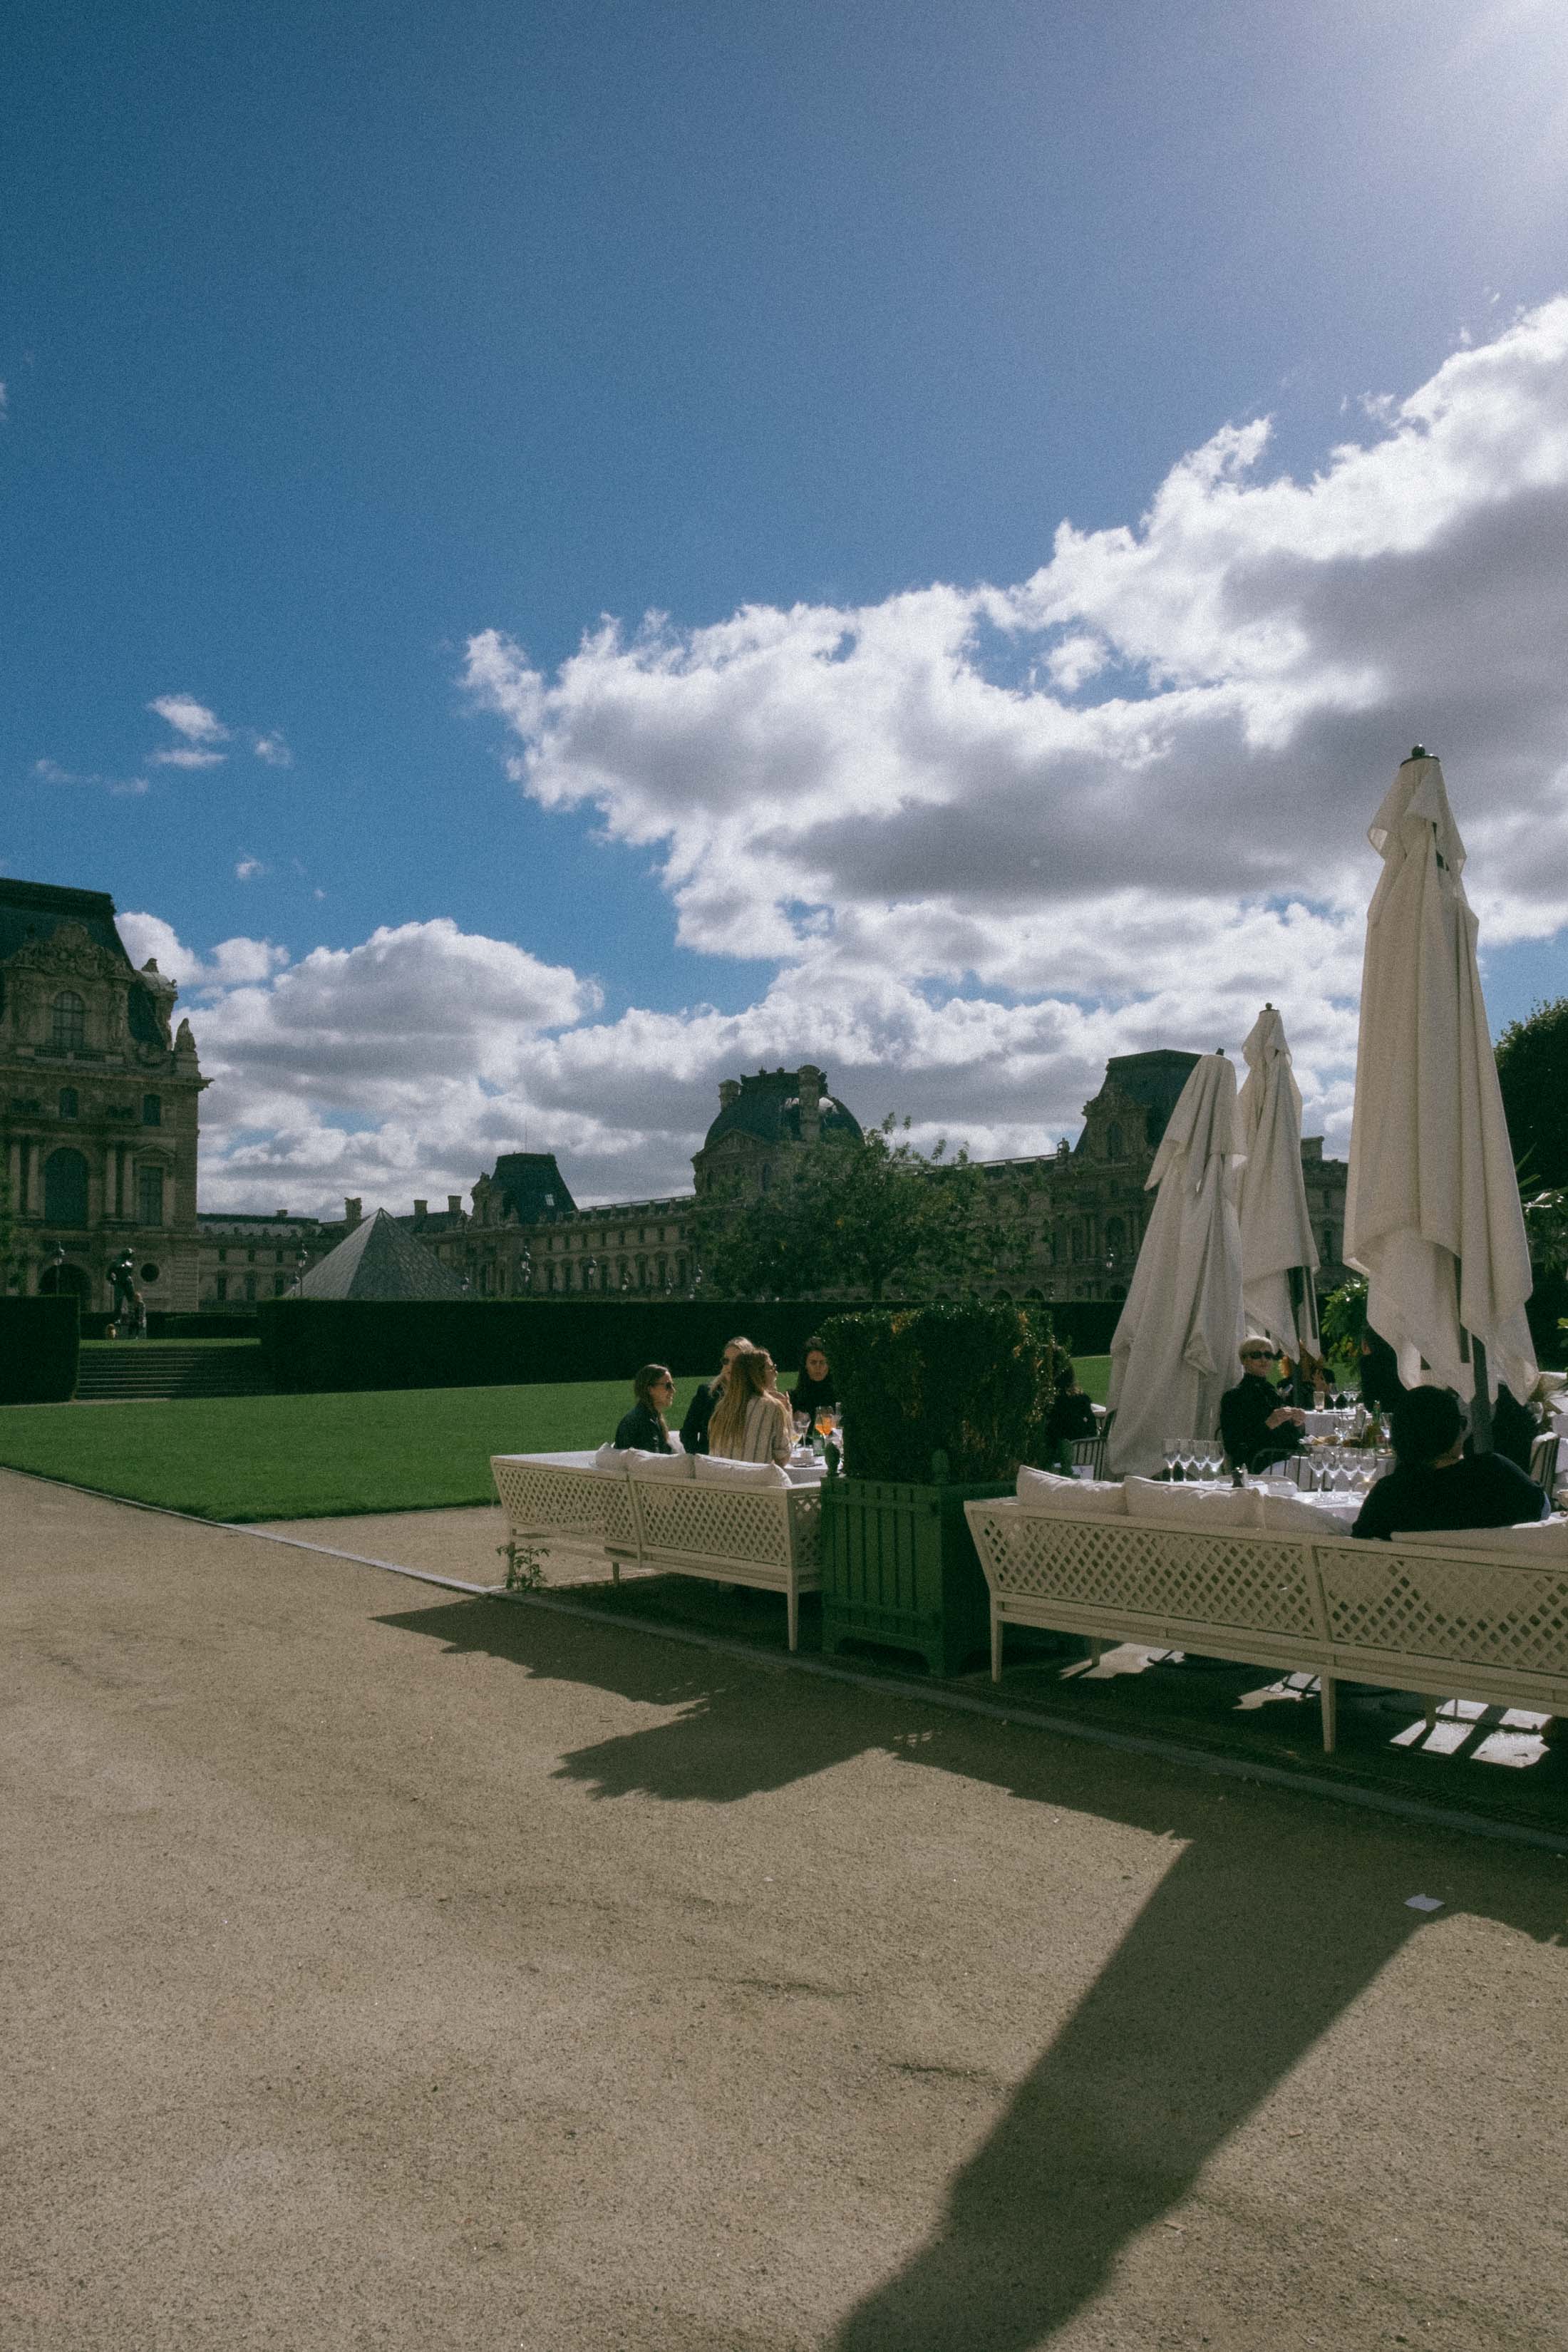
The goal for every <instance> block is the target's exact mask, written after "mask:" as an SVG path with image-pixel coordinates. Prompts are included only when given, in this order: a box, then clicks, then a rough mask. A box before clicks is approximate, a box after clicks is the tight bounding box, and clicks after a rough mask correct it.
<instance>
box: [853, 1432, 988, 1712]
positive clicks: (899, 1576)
mask: <svg viewBox="0 0 1568 2352" xmlns="http://www.w3.org/2000/svg"><path fill="white" fill-rule="evenodd" d="M1012 1492H1013V1482H1012V1480H1011V1479H1010V1478H1004V1479H1000V1480H997V1479H991V1480H989V1481H987V1482H986V1483H985V1484H984V1485H983V1486H916V1485H906V1484H905V1483H904V1482H903V1481H902V1480H900V1481H899V1482H898V1483H896V1484H895V1483H893V1482H891V1481H889V1480H883V1479H877V1478H828V1479H826V1480H825V1481H824V1483H823V1488H822V1646H823V1648H824V1650H825V1651H827V1652H828V1653H830V1654H831V1653H832V1652H833V1651H835V1650H837V1649H839V1648H840V1647H841V1646H842V1645H843V1643H846V1642H882V1643H888V1644H889V1645H890V1646H891V1647H892V1648H895V1649H900V1650H917V1651H919V1653H920V1654H921V1657H922V1658H924V1660H925V1661H926V1664H928V1665H929V1666H930V1668H931V1673H932V1674H933V1675H956V1674H960V1673H962V1672H963V1667H964V1664H965V1663H966V1662H967V1661H968V1660H969V1659H970V1658H971V1657H973V1655H974V1654H975V1653H976V1652H979V1653H980V1654H982V1655H984V1654H986V1653H987V1652H988V1650H989V1647H990V1642H991V1605H990V1595H989V1592H988V1591H987V1588H986V1583H985V1574H984V1570H983V1569H982V1567H981V1565H980V1561H979V1559H978V1558H977V1557H976V1554H975V1549H974V1542H973V1537H972V1536H971V1535H970V1532H969V1523H968V1521H967V1520H966V1519H965V1517H964V1516H963V1506H964V1504H965V1503H966V1502H970V1501H983V1500H985V1499H986V1498H988V1497H989V1496H993V1495H1010V1494H1011V1493H1012Z"/></svg>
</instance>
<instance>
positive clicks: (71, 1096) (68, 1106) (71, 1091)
mask: <svg viewBox="0 0 1568 2352" xmlns="http://www.w3.org/2000/svg"><path fill="white" fill-rule="evenodd" d="M78 1108H79V1105H78V1102H77V1092H76V1088H75V1087H61V1088H60V1117H61V1118H75V1117H76V1116H77V1111H78Z"/></svg>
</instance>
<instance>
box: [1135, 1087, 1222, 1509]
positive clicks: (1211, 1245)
mask: <svg viewBox="0 0 1568 2352" xmlns="http://www.w3.org/2000/svg"><path fill="white" fill-rule="evenodd" d="M1236 1176H1237V1135H1236V1072H1235V1070H1234V1069H1233V1068H1232V1066H1231V1065H1230V1063H1229V1062H1228V1061H1227V1060H1226V1056H1225V1055H1223V1054H1205V1055H1204V1056H1203V1058H1202V1060H1201V1061H1199V1062H1198V1063H1197V1065H1196V1066H1195V1067H1194V1070H1193V1072H1192V1075H1191V1076H1189V1078H1188V1080H1187V1083H1186V1085H1185V1086H1184V1087H1183V1088H1182V1091H1181V1094H1180V1096H1179V1097H1177V1101H1176V1108H1175V1109H1174V1110H1173V1112H1172V1113H1171V1119H1170V1124H1169V1126H1168V1127H1167V1128H1166V1129H1165V1132H1164V1135H1163V1138H1162V1139H1161V1143H1160V1149H1159V1150H1158V1151H1157V1152H1156V1153H1155V1155H1154V1165H1153V1167H1152V1169H1151V1170H1150V1171H1149V1183H1150V1185H1151V1186H1158V1188H1159V1192H1158V1198H1157V1199H1156V1201H1155V1202H1154V1208H1153V1213H1152V1215H1151V1217H1150V1219H1149V1229H1148V1231H1147V1233H1146V1234H1144V1236H1143V1244H1142V1248H1141V1249H1140V1250H1139V1253H1138V1264H1137V1266H1136V1267H1135V1269H1134V1271H1133V1276H1132V1282H1131V1287H1130V1288H1129V1290H1128V1293H1127V1304H1126V1305H1125V1307H1123V1308H1122V1310H1121V1319H1120V1320H1119V1321H1118V1323H1117V1326H1116V1330H1115V1334H1114V1336H1113V1338H1112V1339H1111V1342H1110V1399H1109V1401H1110V1403H1111V1404H1112V1405H1113V1406H1114V1407H1115V1410H1116V1423H1115V1426H1114V1428H1113V1429H1112V1431H1111V1433H1110V1449H1109V1452H1110V1467H1111V1469H1112V1471H1113V1472H1114V1474H1115V1475H1117V1476H1119V1477H1127V1476H1130V1475H1147V1474H1148V1473H1150V1472H1152V1471H1154V1470H1157V1469H1159V1468H1160V1466H1161V1465H1162V1463H1163V1459H1164V1442H1165V1439H1166V1438H1167V1437H1207V1436H1210V1435H1212V1433H1214V1431H1215V1429H1216V1428H1217V1426H1218V1423H1219V1401H1220V1399H1221V1397H1222V1396H1223V1395H1224V1394H1225V1391H1226V1389H1227V1388H1229V1387H1230V1386H1231V1385H1232V1384H1233V1382H1234V1381H1236V1380H1237V1377H1238V1374H1237V1360H1236V1359H1237V1349H1238V1348H1239V1347H1240V1345H1241V1340H1242V1331H1243V1323H1242V1310H1241V1231H1240V1227H1239V1225H1238V1224H1237V1214H1236Z"/></svg>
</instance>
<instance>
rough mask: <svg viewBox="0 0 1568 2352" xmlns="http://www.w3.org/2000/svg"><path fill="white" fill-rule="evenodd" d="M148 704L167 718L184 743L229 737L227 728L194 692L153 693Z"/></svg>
mask: <svg viewBox="0 0 1568 2352" xmlns="http://www.w3.org/2000/svg"><path fill="white" fill-rule="evenodd" d="M147 708H148V709H149V710H151V711H153V712H155V713H156V715H157V716H158V717H159V718H160V719H167V720H168V722H169V725H170V726H171V727H172V728H173V729H174V732H175V734H176V735H183V736H184V739H185V740H186V742H187V743H197V744H212V743H226V742H227V740H228V729H227V728H226V727H225V726H224V725H222V724H221V722H220V721H219V719H218V718H217V717H216V713H215V712H213V711H211V710H209V709H207V708H206V705H205V703H201V702H198V701H197V700H196V698H195V695H193V694H160V695H155V696H154V697H153V700H152V701H151V702H150V703H149V704H148V705H147Z"/></svg>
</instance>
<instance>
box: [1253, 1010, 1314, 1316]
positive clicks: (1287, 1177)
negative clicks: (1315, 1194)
mask: <svg viewBox="0 0 1568 2352" xmlns="http://www.w3.org/2000/svg"><path fill="white" fill-rule="evenodd" d="M1241 1050H1242V1054H1243V1055H1244V1057H1245V1059H1246V1062H1247V1078H1246V1081H1245V1083H1244V1084H1243V1087H1242V1089H1241V1092H1240V1094H1239V1095H1238V1096H1237V1141H1238V1143H1239V1145H1240V1148H1241V1150H1243V1151H1245V1152H1246V1154H1247V1162H1246V1165H1245V1166H1244V1168H1243V1169H1242V1171H1241V1188H1240V1192H1239V1193H1238V1196H1237V1216H1238V1219H1239V1222H1240V1225H1241V1279H1242V1302H1243V1305H1244V1307H1245V1309H1246V1317H1247V1329H1248V1330H1249V1331H1260V1332H1262V1333H1263V1335H1264V1336H1265V1338H1266V1339H1272V1340H1273V1342H1274V1345H1275V1346H1276V1347H1277V1348H1278V1349H1279V1350H1280V1352H1281V1354H1283V1355H1287V1356H1289V1357H1290V1359H1291V1360H1292V1361H1295V1360H1299V1358H1300V1352H1301V1349H1303V1348H1306V1349H1310V1352H1311V1353H1312V1354H1313V1355H1314V1356H1315V1355H1316V1354H1317V1353H1318V1308H1317V1301H1316V1299H1315V1298H1314V1297H1313V1294H1312V1276H1313V1275H1314V1274H1315V1273H1316V1271H1317V1266H1318V1250H1317V1244H1316V1243H1315V1242H1314V1241H1313V1239H1312V1223H1311V1219H1310V1217H1309V1216H1308V1214H1307V1186H1306V1182H1305V1180H1304V1179H1303V1177H1302V1174H1301V1089H1300V1087H1299V1086H1298V1085H1297V1084H1296V1074H1295V1072H1294V1071H1293V1070H1292V1069H1291V1067H1290V1048H1289V1045H1287V1044H1286V1043H1285V1024H1284V1022H1283V1021H1282V1020H1281V1019H1280V1018H1279V1013H1277V1012H1276V1011H1275V1009H1274V1007H1273V1005H1272V1004H1266V1005H1265V1006H1264V1008H1263V1010H1262V1012H1261V1013H1259V1014H1258V1018H1257V1020H1256V1021H1255V1022H1254V1023H1253V1024H1252V1034H1250V1036H1249V1037H1248V1038H1247V1043H1246V1045H1244V1046H1243V1047H1242V1049H1241ZM1292 1275H1294V1276H1296V1279H1295V1281H1294V1282H1292V1280H1291V1276H1292Z"/></svg>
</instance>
